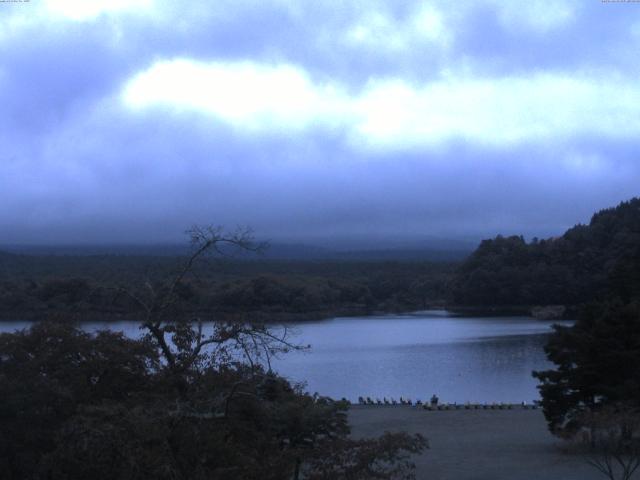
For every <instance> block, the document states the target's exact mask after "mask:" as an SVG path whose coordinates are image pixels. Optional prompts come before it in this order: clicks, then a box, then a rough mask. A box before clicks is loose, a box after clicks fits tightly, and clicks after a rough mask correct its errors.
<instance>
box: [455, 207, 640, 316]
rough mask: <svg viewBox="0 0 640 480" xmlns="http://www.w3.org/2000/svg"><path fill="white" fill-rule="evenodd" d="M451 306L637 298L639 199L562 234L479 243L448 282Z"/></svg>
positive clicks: (639, 289) (639, 281)
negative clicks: (529, 240)
mask: <svg viewBox="0 0 640 480" xmlns="http://www.w3.org/2000/svg"><path fill="white" fill-rule="evenodd" d="M451 293H452V297H453V301H454V303H455V304H457V305H477V306H489V305H553V304H569V305H578V304H582V303H585V302H590V301H593V300H597V299H600V298H604V297H607V298H611V297H614V298H615V297H618V298H620V299H621V300H623V301H629V300H630V299H636V298H640V198H637V197H636V198H632V199H631V200H629V201H625V202H622V203H620V204H619V205H618V206H616V207H613V208H607V209H604V210H601V211H599V212H597V213H595V214H594V215H593V217H592V218H591V221H590V222H589V224H588V225H576V226H574V227H573V228H570V229H569V230H567V231H566V232H565V233H564V234H563V235H562V236H560V237H555V238H550V239H547V240H538V239H533V240H532V241H531V242H526V241H525V240H524V238H523V237H522V236H510V237H503V236H500V235H499V236H497V237H496V238H494V239H492V240H483V241H482V242H481V243H480V245H479V246H478V248H477V249H476V250H475V251H474V252H473V253H472V254H471V255H470V256H469V258H468V259H467V260H466V261H464V262H463V264H462V265H461V266H460V268H459V269H458V271H457V273H456V276H455V279H454V280H453V283H452V288H451Z"/></svg>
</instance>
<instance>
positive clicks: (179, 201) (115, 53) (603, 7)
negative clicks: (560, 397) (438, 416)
mask: <svg viewBox="0 0 640 480" xmlns="http://www.w3.org/2000/svg"><path fill="white" fill-rule="evenodd" d="M507 3H508V2H502V3H500V2H495V1H489V0H487V1H486V2H467V3H465V2H462V3H461V4H459V5H457V6H455V7H453V6H451V5H450V3H449V2H447V3H445V2H433V3H430V4H428V5H431V6H432V7H433V12H435V13H433V12H432V15H431V14H430V15H431V16H428V17H425V18H426V20H428V21H431V23H429V25H431V28H432V29H433V30H434V31H432V32H427V33H428V35H422V34H421V33H420V31H419V29H418V30H416V28H417V27H415V19H416V18H418V16H419V12H420V6H421V5H423V2H382V1H380V2H356V1H354V2H344V3H343V4H342V6H341V8H337V7H336V6H335V3H334V2H313V5H308V6H305V7H302V6H300V4H299V3H297V2H291V3H289V2H285V1H273V2H249V1H247V2H229V3H225V2H220V3H219V4H218V7H217V8H214V7H208V6H206V5H205V4H199V5H198V4H197V5H193V6H188V5H186V4H184V3H180V4H179V5H178V4H175V3H174V4H171V3H166V4H162V6H161V7H160V8H159V9H158V10H155V11H152V12H145V13H136V12H114V13H104V14H102V15H99V16H97V17H95V18H89V19H86V20H84V21H71V20H68V19H63V18H57V17H56V18H53V19H52V20H43V19H42V18H41V17H38V16H37V15H31V17H33V18H31V17H30V14H25V9H26V8H33V9H35V8H40V7H38V6H35V5H30V4H25V5H23V6H25V8H22V9H19V8H16V6H15V5H14V6H13V7H12V8H11V15H8V16H6V17H4V18H3V20H0V22H4V24H2V23H0V38H2V42H0V86H1V87H2V88H1V89H0V104H1V105H2V110H0V126H1V127H2V129H1V131H0V142H1V144H2V145H3V148H2V151H1V152H0V191H2V198H3V204H4V208H3V209H2V210H0V227H1V228H0V243H19V242H30V243H47V242H66V243H81V242H111V241H119V242H139V241H173V240H178V239H180V238H181V237H180V235H181V232H182V231H183V230H184V229H185V228H186V227H188V226H189V225H190V224H193V223H211V222H213V223H219V224H226V225H229V226H234V225H236V224H248V225H252V226H253V227H254V228H255V230H256V231H257V233H258V234H259V235H262V236H268V237H271V238H275V239H282V240H287V239H296V240H303V241H304V240H305V239H316V240H317V239H322V238H325V237H326V238H341V237H347V236H358V235H360V236H363V235H370V236H372V237H381V238H382V237H385V238H386V237H391V236H393V237H402V236H405V237H407V238H419V237H421V236H426V235H435V236H445V237H446V236H472V237H478V236H488V235H493V234H495V233H498V232H502V233H525V234H527V235H538V236H547V235H552V234H556V233H560V232H561V231H562V230H563V229H564V228H567V227H570V226H571V225H573V224H574V223H576V222H578V221H588V219H589V217H590V215H591V213H592V212H593V211H594V210H596V209H599V208H603V207H606V206H610V205H613V204H615V203H617V202H618V201H621V200H623V199H625V198H628V197H630V196H633V195H635V194H637V193H638V190H637V185H638V184H640V164H639V163H638V158H637V154H636V152H637V151H638V147H639V146H640V141H637V140H634V139H633V138H632V137H633V135H622V134H621V135H616V134H614V133H612V131H611V128H609V127H610V125H605V124H604V123H606V122H611V121H612V119H614V120H616V119H617V120H616V121H618V120H619V119H622V120H619V122H622V123H623V124H624V119H625V118H627V117H621V115H623V112H622V109H620V111H618V110H613V111H610V112H607V114H608V115H609V116H608V117H607V119H606V120H604V121H603V126H602V130H601V131H595V132H594V131H589V132H588V134H587V133H585V132H583V131H582V129H581V128H573V129H571V130H570V131H571V132H573V133H571V135H566V134H563V135H561V134H560V133H558V136H557V137H556V136H554V135H550V136H549V135H547V136H544V137H543V138H536V137H531V138H523V139H521V140H518V141H516V142H488V143H487V142H481V141H479V140H478V138H476V137H465V136H464V135H462V136H460V135H452V136H447V137H446V138H444V137H443V139H442V140H437V141H435V143H434V142H428V143H421V142H419V141H418V142H408V143H406V144H403V143H402V142H401V141H398V142H395V143H393V144H391V145H390V146H386V147H384V148H382V147H380V148H378V147H376V146H375V145H374V146H369V147H367V148H358V147H357V146H356V145H354V141H353V136H352V134H351V133H350V132H349V131H348V130H347V129H345V128H344V127H343V126H342V124H341V123H340V122H338V123H336V124H334V123H322V122H312V123H311V124H310V126H309V127H307V128H304V129H295V128H289V127H287V126H286V125H285V126H284V127H282V128H278V129H275V128H272V129H267V130H265V131H260V132H258V133H256V132H253V131H251V129H246V130H245V129H243V128H242V127H239V126H238V125H231V124H229V123H227V122H226V121H225V119H224V118H219V117H216V116H211V115H209V114H207V112H198V111H194V110H193V109H191V110H189V109H175V108H174V109H170V108H165V107H162V106H160V107H152V108H147V109H142V110H139V111H134V110H131V109H130V108H127V106H126V105H124V104H123V102H122V96H121V95H122V91H123V88H124V87H125V85H126V84H127V82H128V81H129V80H130V79H131V78H132V77H133V76H134V75H136V74H138V73H140V72H143V71H146V70H147V69H148V68H149V67H151V66H152V65H154V64H155V63H156V62H158V61H165V60H172V59H175V58H183V59H188V60H193V61H201V62H222V63H224V62H231V63H233V62H241V61H242V62H253V64H256V65H278V64H283V65H293V66H295V67H296V68H299V69H301V71H304V72H306V74H308V75H309V78H310V79H311V80H312V81H314V82H318V84H323V83H331V84H336V85H340V86H342V87H343V88H344V89H345V92H347V94H349V95H353V96H354V98H357V96H358V95H359V94H360V93H361V92H362V91H363V89H364V88H366V86H367V85H370V84H371V82H372V81H376V80H378V81H380V80H390V81H396V82H398V81H399V82H404V84H406V85H410V86H415V87H416V88H421V87H422V86H424V85H429V84H430V83H431V82H437V81H440V82H446V81H447V80H446V79H447V78H450V77H448V76H447V75H449V76H450V75H454V76H458V75H460V76H461V77H460V78H464V79H465V81H473V80H474V79H482V80H485V81H488V82H493V81H494V80H495V81H496V82H500V81H504V80H505V79H507V80H508V79H512V78H514V77H518V78H520V79H523V80H522V82H521V83H524V84H526V83H527V79H529V78H530V79H532V80H531V83H532V84H533V83H535V82H534V79H535V78H536V76H540V75H543V74H549V75H556V76H561V77H562V78H585V76H587V77H588V78H589V79H590V81H591V82H592V83H593V84H594V85H600V84H603V85H606V84H607V83H608V82H617V83H622V84H627V83H628V84H632V83H633V82H636V77H637V70H638V67H639V66H640V65H639V64H638V60H637V55H635V52H636V51H637V48H636V46H637V45H638V42H640V9H638V8H633V6H629V5H617V6H615V5H607V4H600V3H595V2H594V3H593V4H585V3H577V2H568V3H567V5H568V6H569V7H567V8H569V11H571V12H572V13H571V15H570V16H569V17H567V19H564V20H563V19H562V18H560V17H557V18H556V17H554V15H559V14H555V13H553V12H551V13H549V15H550V17H549V19H547V20H545V21H546V22H547V23H544V22H543V23H542V24H541V23H539V19H537V18H533V17H531V18H529V17H526V15H525V14H521V13H518V12H516V13H518V15H521V16H520V17H514V16H513V15H515V13H514V12H512V11H506V10H505V8H506V7H505V5H506V4H507ZM534 3H535V2H534ZM547 3H548V2H547ZM0 8H4V6H2V5H0ZM525 13H526V12H525ZM534 13H535V12H534ZM438 15H440V16H438ZM522 15H525V17H522ZM532 15H533V14H532ZM16 18H17V19H21V20H20V21H17V20H16ZM12 19H13V20H12ZM438 21H441V24H439V23H438ZM10 22H13V23H10ZM367 22H369V23H367ZM518 22H521V23H518ZM522 22H524V23H522ZM527 22H533V23H530V24H529V23H527ZM536 22H538V23H536ZM437 28H441V31H438V32H439V33H438V32H435V30H436V29H437ZM412 29H413V30H412ZM378 33H384V34H385V35H386V36H385V35H383V36H380V35H378ZM423 33H424V32H423ZM436 33H438V34H437V35H436ZM456 78H457V77H456ZM443 79H444V80H443ZM625 82H626V83H625ZM617 83H616V84H617ZM636 83H637V82H636ZM175 88H176V89H180V88H184V86H183V85H175ZM639 94H640V93H639ZM607 100H608V99H603V98H593V99H592V100H589V101H590V102H591V101H593V108H599V109H601V110H602V109H603V108H604V107H602V105H606V101H607ZM620 101H622V100H620ZM580 107H581V108H583V109H584V110H585V111H588V110H589V109H590V108H591V103H589V104H588V105H581V106H580ZM599 111H600V110H599ZM629 112H631V114H629ZM629 112H627V114H628V115H631V117H630V118H632V113H633V110H629ZM516 113H517V115H516V114H512V117H508V118H515V117H517V116H518V115H519V114H520V113H519V111H517V112H516ZM527 113H528V112H524V111H523V112H522V115H523V116H525V115H526V114H527ZM561 113H562V111H561ZM505 115H506V113H505ZM514 115H515V116H514ZM567 121H571V122H576V121H581V120H580V118H578V119H577V120H576V119H575V118H570V119H569V120H567ZM584 121H585V122H586V119H585V120H584ZM636 123H637V122H636ZM559 125H561V123H559ZM506 127H508V126H505V128H506ZM629 128H630V131H636V129H637V128H638V126H637V125H636V124H629ZM596 130H598V129H597V128H596ZM622 133H624V132H622ZM496 135H498V136H499V132H496ZM496 138H498V137H496Z"/></svg>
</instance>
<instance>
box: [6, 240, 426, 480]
mask: <svg viewBox="0 0 640 480" xmlns="http://www.w3.org/2000/svg"><path fill="white" fill-rule="evenodd" d="M193 240H194V252H193V254H192V256H191V257H190V258H189V259H188V260H187V261H186V262H185V263H183V265H182V267H181V268H179V269H178V270H177V273H176V274H175V276H173V277H170V280H169V281H165V282H159V283H156V284H155V285H151V284H149V285H147V287H146V288H144V287H143V288H141V289H139V290H138V289H134V290H129V289H122V290H121V293H122V294H123V295H126V296H127V297H128V298H130V300H131V301H132V302H133V304H135V307H136V309H137V311H138V312H139V316H140V318H142V323H141V328H142V329H143V331H144V333H145V336H144V337H143V338H142V339H140V340H132V339H128V338H125V337H124V336H123V335H122V334H120V333H113V332H108V331H105V332H99V333H97V334H96V335H90V334H88V333H85V332H83V331H81V330H78V329H77V328H75V327H74V326H72V325H70V324H69V323H67V322H55V323H53V322H43V323H38V324H35V325H34V326H33V327H32V328H31V329H30V330H28V331H22V332H17V333H14V334H2V335H0V391H1V392H2V396H1V398H0V477H1V478H2V479H6V480H25V479H48V480H58V479H60V480H62V479H65V480H74V479H78V480H79V479H88V478H90V479H94V480H99V479H105V480H107V479H108V480H120V479H122V480H125V479H126V480H130V479H131V480H134V479H135V480H138V479H139V480H146V479H167V480H169V479H171V480H179V479H180V480H182V479H184V480H187V479H188V480H199V479H203V480H204V479H229V480H231V479H234V480H235V479H240V480H242V479H256V480H257V479H261V480H262V479H273V480H281V479H295V480H297V479H302V478H304V479H309V480H321V479H325V480H330V479H345V480H346V479H354V480H357V479H362V480H364V479H371V478H379V479H409V478H413V468H414V467H413V464H412V463H411V462H410V461H409V459H410V455H411V454H414V453H419V452H420V451H422V450H423V449H424V448H425V447H426V442H425V439H424V438H423V437H421V436H420V435H413V436H410V435H408V434H402V433H400V434H385V435H383V436H381V437H379V438H374V439H366V440H353V439H351V438H350V437H349V427H348V424H347V421H346V414H345V413H346V410H347V408H348V405H347V403H346V402H345V401H335V400H332V399H329V398H324V397H319V396H317V395H313V396H312V395H309V394H307V393H305V392H304V391H303V389H302V387H300V386H296V385H291V384H289V383H288V382H287V381H286V380H284V379H282V378H279V377H278V376H277V375H276V374H274V373H272V372H271V371H270V370H269V369H268V365H269V358H270V356H272V355H274V354H277V353H281V354H282V353H285V352H286V351H287V350H290V349H292V348H299V347H298V346H296V345H293V344H291V343H290V342H289V341H288V339H287V336H286V330H283V331H279V332H274V331H272V330H270V329H268V328H267V327H265V326H264V325H261V324H256V323H249V322H232V323H229V322H218V323H216V324H215V325H213V326H211V327H208V329H206V330H205V328H204V327H203V324H202V322H195V323H193V322H190V321H185V320H184V318H185V315H187V313H186V312H183V311H181V305H182V304H183V303H182V301H181V300H182V294H181V288H182V287H181V285H182V284H183V282H185V281H186V280H187V278H189V277H190V275H191V274H192V273H193V266H194V265H195V261H196V260H198V259H199V258H201V257H202V255H203V254H204V253H206V252H207V251H208V250H210V249H212V248H215V246H216V245H217V244H219V243H225V242H228V243H231V244H234V245H237V246H239V247H240V248H243V249H246V248H251V246H250V244H248V243H247V238H246V237H242V236H240V237H237V236H233V237H225V236H221V234H220V233H219V232H218V231H215V230H205V231H198V232H195V233H194V236H193Z"/></svg>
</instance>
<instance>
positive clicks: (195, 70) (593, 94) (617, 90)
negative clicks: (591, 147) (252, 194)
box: [123, 59, 640, 149]
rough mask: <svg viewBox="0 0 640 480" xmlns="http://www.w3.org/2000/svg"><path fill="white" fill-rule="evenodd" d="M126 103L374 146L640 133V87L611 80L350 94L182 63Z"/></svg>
mask: <svg viewBox="0 0 640 480" xmlns="http://www.w3.org/2000/svg"><path fill="white" fill-rule="evenodd" d="M607 77H609V78H607ZM123 100H124V102H125V104H126V105H128V106H129V107H131V108H133V109H142V108H148V107H153V106H161V107H169V108H171V109H174V110H177V111H180V110H182V111H184V110H193V111H199V112H203V113H205V114H209V115H212V116H213V117H215V118H216V119H218V120H220V121H222V122H226V123H228V124H230V125H232V126H234V127H236V128H237V129H238V130H240V131H241V132H242V131H244V132H248V133H255V132H259V133H265V132H267V133H268V132H272V131H274V130H282V129H288V130H290V131H300V130H301V129H304V128H309V127H311V126H318V125H319V126H325V127H327V128H341V129H343V130H344V131H345V134H346V135H347V136H349V137H350V138H352V140H353V141H354V143H355V144H356V145H360V146H365V147H367V148H370V147H385V148H392V149H394V148H403V147H406V146H433V145H438V144H441V143H443V142H448V141H451V140H457V139H462V140H466V141H469V142H472V143H477V144H482V145H492V146H508V145H511V144H517V143H527V142H541V141H558V140H566V139H567V138H571V137H579V136H584V135H598V136H602V137H606V138H629V137H634V136H637V135H638V134H640V87H638V86H637V85H636V84H635V82H632V81H628V80H627V79H625V78H618V77H615V76H607V75H606V74H601V75H599V76H598V75H591V76H589V75H584V74H578V75H572V76H569V75H566V74H562V73H541V74H535V75H532V76H526V77H525V76H520V77H498V78H465V77H460V78H458V77H456V76H453V75H451V76H445V77H444V78H441V79H438V80H436V81H432V82H427V83H424V84H411V83H408V82H406V81H404V80H402V79H401V78H390V79H387V78H381V79H372V80H370V82H369V83H368V84H367V85H365V86H364V88H362V89H361V90H360V91H353V90H352V91H351V92H349V93H348V89H347V88H346V86H345V85H342V84H340V83H338V82H335V81H325V82H323V81H314V80H313V79H312V78H311V77H310V75H309V74H307V73H306V72H305V71H304V69H303V68H301V67H299V66H293V65H290V64H277V65H268V64H261V63H256V62H248V61H244V62H226V63H225V62H208V63H207V62H198V61H194V60H188V59H177V60H170V61H161V62H158V63H156V64H154V65H153V66H151V67H150V68H149V69H147V70H145V71H143V72H141V73H138V74H137V75H136V76H135V77H134V78H132V79H131V80H129V82H128V83H127V85H126V86H125V88H124V91H123Z"/></svg>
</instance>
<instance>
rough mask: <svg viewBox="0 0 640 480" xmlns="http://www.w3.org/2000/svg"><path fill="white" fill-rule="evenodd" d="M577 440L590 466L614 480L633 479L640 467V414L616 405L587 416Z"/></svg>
mask: <svg viewBox="0 0 640 480" xmlns="http://www.w3.org/2000/svg"><path fill="white" fill-rule="evenodd" d="M582 424H583V425H584V427H583V429H582V430H581V432H579V433H578V435H577V436H576V439H577V441H578V442H579V443H580V444H581V447H582V448H583V449H584V451H585V455H586V460H587V463H588V464H589V465H591V466H592V467H594V468H595V469H596V470H598V471H599V472H600V473H602V474H603V475H604V476H605V477H607V478H609V479H610V480H630V479H631V478H632V477H633V475H634V473H635V472H636V471H637V470H638V468H639V467H640V438H639V436H640V411H638V409H637V408H636V407H634V406H629V405H624V404H616V405H611V406H605V407H602V408H600V409H599V410H596V411H590V412H587V413H585V414H584V415H583V417H582Z"/></svg>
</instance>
